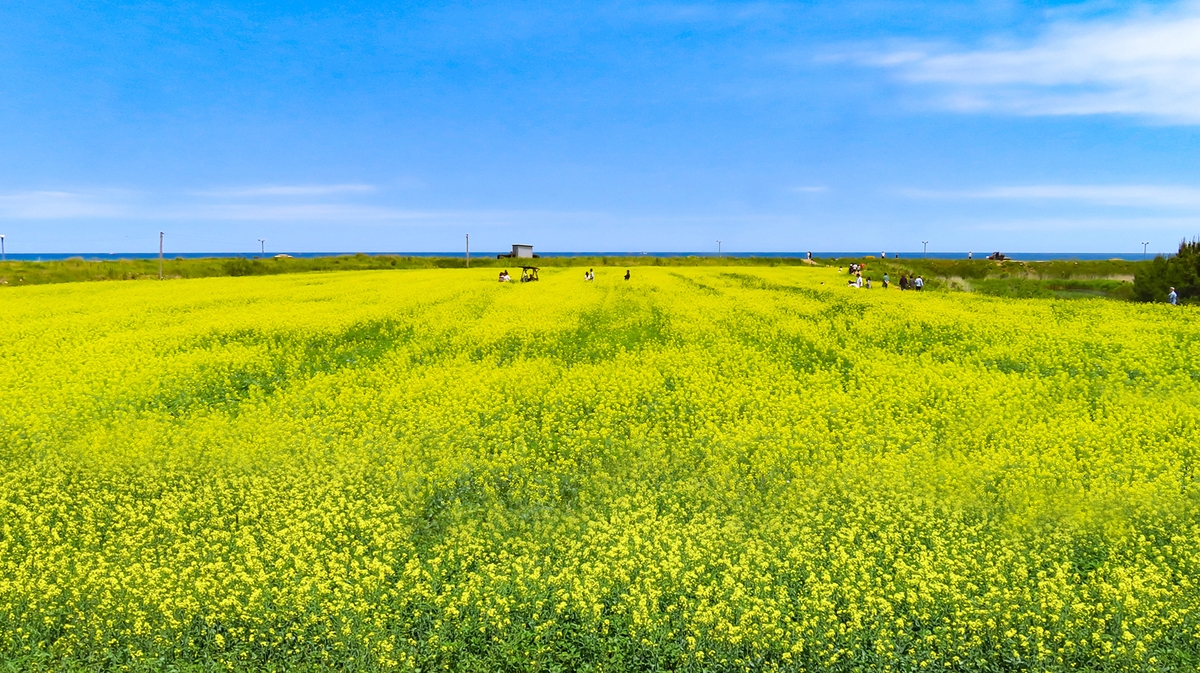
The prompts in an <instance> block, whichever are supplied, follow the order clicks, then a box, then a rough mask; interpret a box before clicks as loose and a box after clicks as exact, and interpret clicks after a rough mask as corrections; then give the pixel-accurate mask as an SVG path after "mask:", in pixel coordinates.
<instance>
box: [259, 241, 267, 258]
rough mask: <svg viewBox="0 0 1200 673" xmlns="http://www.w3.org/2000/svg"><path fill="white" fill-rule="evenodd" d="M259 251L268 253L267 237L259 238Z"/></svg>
mask: <svg viewBox="0 0 1200 673" xmlns="http://www.w3.org/2000/svg"><path fill="white" fill-rule="evenodd" d="M258 251H259V253H261V254H263V255H265V254H267V239H265V238H260V239H258Z"/></svg>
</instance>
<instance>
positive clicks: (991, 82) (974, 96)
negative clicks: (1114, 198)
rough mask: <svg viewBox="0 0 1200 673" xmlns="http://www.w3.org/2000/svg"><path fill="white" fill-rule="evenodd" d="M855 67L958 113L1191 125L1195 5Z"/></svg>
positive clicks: (1196, 113)
mask: <svg viewBox="0 0 1200 673" xmlns="http://www.w3.org/2000/svg"><path fill="white" fill-rule="evenodd" d="M859 60H860V61H861V62H864V63H867V64H870V65H874V66H878V67H882V68H889V69H892V70H894V71H895V72H896V74H897V76H898V77H899V78H900V79H901V80H903V81H907V82H909V83H912V84H917V85H924V86H929V87H932V88H933V89H934V91H933V92H932V96H933V98H934V101H935V102H936V103H937V104H938V105H941V106H944V107H948V108H951V109H957V110H962V111H991V112H1002V113H1013V114H1021V115H1094V114H1121V115H1135V116H1141V117H1146V118H1152V119H1155V120H1159V121H1164V122H1168V123H1180V124H1196V123H1200V4H1198V3H1195V2H1189V3H1185V4H1182V5H1177V6H1175V7H1172V8H1170V9H1167V10H1162V11H1158V12H1147V11H1139V12H1135V13H1133V14H1131V15H1128V16H1125V17H1123V18H1117V19H1114V18H1106V19H1097V20H1091V21H1078V20H1069V21H1058V22H1055V23H1053V24H1051V25H1050V26H1049V27H1048V28H1047V29H1046V30H1045V31H1044V32H1043V34H1042V35H1041V36H1040V37H1038V38H1036V39H1033V40H1031V41H1027V42H1024V43H1015V42H1012V41H1008V42H1007V43H994V46H991V47H987V48H981V49H965V50H964V49H953V48H950V49H946V48H937V47H929V46H925V47H918V48H901V49H891V50H884V51H881V52H876V53H873V54H871V55H869V56H863V57H860V58H859Z"/></svg>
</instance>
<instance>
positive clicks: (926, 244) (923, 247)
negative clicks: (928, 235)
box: [921, 241, 929, 259]
mask: <svg viewBox="0 0 1200 673" xmlns="http://www.w3.org/2000/svg"><path fill="white" fill-rule="evenodd" d="M928 250H929V241H921V258H922V259H924V257H925V253H926V252H927V251H928Z"/></svg>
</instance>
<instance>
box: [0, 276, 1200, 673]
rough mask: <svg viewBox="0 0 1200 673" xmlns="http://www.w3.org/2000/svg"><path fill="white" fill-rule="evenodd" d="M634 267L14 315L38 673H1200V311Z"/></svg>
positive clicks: (7, 594) (3, 515)
mask: <svg viewBox="0 0 1200 673" xmlns="http://www.w3.org/2000/svg"><path fill="white" fill-rule="evenodd" d="M623 271H624V270H623V269H621V270H620V271H616V270H612V269H602V270H601V272H600V273H598V277H597V279H596V281H595V282H588V283H585V282H584V280H583V270H582V269H570V268H563V269H544V270H543V272H542V280H541V282H539V283H530V284H515V283H514V284H500V283H497V282H495V273H496V270H494V269H482V270H430V271H391V272H385V271H379V272H359V273H340V274H322V275H293V276H278V277H267V278H253V279H250V278H216V279H204V280H184V281H170V282H162V283H159V282H149V281H146V282H126V283H116V282H114V283H92V284H72V285H58V286H40V287H27V288H20V289H17V290H10V291H7V292H3V293H0V664H4V665H6V666H7V668H5V670H113V671H116V670H121V671H124V670H130V671H141V670H182V671H188V670H278V671H282V670H296V669H301V670H321V669H324V668H330V669H334V668H336V669H338V670H384V671H391V670H418V669H419V670H423V671H437V670H458V671H500V670H521V671H524V670H530V671H583V670H594V671H602V670H603V671H618V670H654V669H667V670H683V671H701V670H714V671H763V670H767V671H773V670H792V671H933V670H938V671H1025V670H1028V671H1060V670H1073V669H1078V670H1092V671H1095V670H1109V671H1118V670H1121V671H1125V670H1139V671H1155V670H1159V671H1177V670H1197V665H1198V664H1200V587H1198V584H1200V486H1198V485H1197V483H1198V482H1197V475H1196V470H1197V465H1196V461H1197V453H1198V451H1200V320H1197V318H1200V313H1197V312H1196V311H1194V310H1192V309H1190V308H1180V307H1169V306H1165V305H1132V304H1124V303H1116V302H1109V301H1105V300H1081V301H1069V302H1068V301H1054V300H1002V299H992V298H987V297H980V296H972V295H965V294H943V293H932V292H924V293H916V292H903V293H901V292H899V291H896V290H894V289H892V290H888V291H884V290H880V289H878V288H876V289H874V290H869V291H868V290H857V291H856V290H853V289H850V288H846V287H845V286H844V285H845V276H844V275H841V276H839V275H838V274H837V273H836V272H834V271H833V270H827V269H797V268H787V269H784V268H736V269H735V268H721V267H711V268H687V267H679V268H649V267H643V268H636V269H634V270H633V277H632V279H631V280H629V281H624V280H622V279H621V277H620V276H621V275H622V272H623Z"/></svg>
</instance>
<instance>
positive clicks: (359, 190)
mask: <svg viewBox="0 0 1200 673" xmlns="http://www.w3.org/2000/svg"><path fill="white" fill-rule="evenodd" d="M375 191H376V188H375V185H364V184H337V185H260V186H255V187H238V188H232V189H209V190H204V191H195V192H191V193H192V194H193V195H195V196H206V197H213V198H247V197H258V196H335V195H341V194H372V193H374V192H375Z"/></svg>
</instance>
